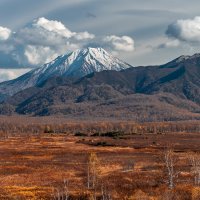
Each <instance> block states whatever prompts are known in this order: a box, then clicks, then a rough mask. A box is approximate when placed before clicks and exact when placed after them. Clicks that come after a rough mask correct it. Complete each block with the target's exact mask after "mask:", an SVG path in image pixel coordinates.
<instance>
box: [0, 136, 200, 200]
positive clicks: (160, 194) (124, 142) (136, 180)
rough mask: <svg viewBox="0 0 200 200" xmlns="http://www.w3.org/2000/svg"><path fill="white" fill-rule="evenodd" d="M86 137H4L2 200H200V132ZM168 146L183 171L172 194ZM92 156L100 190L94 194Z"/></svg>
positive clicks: (0, 142)
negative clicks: (197, 173)
mask: <svg viewBox="0 0 200 200" xmlns="http://www.w3.org/2000/svg"><path fill="white" fill-rule="evenodd" d="M78 135H79V136H78ZM80 135H81V134H75V135H74V134H59V133H57V134H53V133H44V134H31V135H29V134H27V135H24V134H23V135H20V134H16V135H10V136H5V135H4V137H3V136H1V139H0V185H1V187H0V199H5V200H9V199H10V200H11V199H20V200H29V199H30V200H32V199H58V200H59V199H62V197H61V196H62V195H68V194H69V196H70V197H69V198H68V199H95V198H96V199H108V200H109V199H120V200H123V199H127V200H128V199H129V200H133V199H138V200H139V199H145V200H146V199H163V200H164V199H181V200H184V199H192V200H193V199H194V200H197V199H200V187H199V186H198V185H194V181H193V179H194V177H193V176H194V174H193V172H192V170H191V164H190V162H189V157H190V156H192V155H196V154H197V153H200V142H199V141H200V134H199V133H169V134H134V135H127V134H126V135H124V136H122V135H121V136H114V137H113V136H111V137H107V136H105V135H104V136H96V135H93V136H91V135H90V136H80ZM166 147H170V148H173V153H174V154H173V155H174V171H176V172H178V173H177V174H176V177H174V184H175V186H174V189H171V190H170V189H168V183H167V180H168V177H167V174H166V172H167V171H166V168H165V163H164V161H165V159H164V158H165V156H164V155H165V153H164V152H165V151H166ZM91 156H93V158H95V159H94V163H95V165H94V166H95V179H96V181H95V189H94V188H91V186H90V188H89V189H88V166H89V164H88V163H90V162H91V159H92V158H91ZM90 176H92V175H91V174H90ZM65 197H66V196H65ZM63 199H64V197H63ZM65 199H67V198H65Z"/></svg>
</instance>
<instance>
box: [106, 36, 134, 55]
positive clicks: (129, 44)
mask: <svg viewBox="0 0 200 200" xmlns="http://www.w3.org/2000/svg"><path fill="white" fill-rule="evenodd" d="M103 41H104V42H106V43H107V45H108V46H111V48H112V49H113V50H116V51H129V52H130V51H134V40H133V39H132V38H131V37H129V36H122V37H118V36H115V35H111V36H106V37H105V38H104V40H103Z"/></svg>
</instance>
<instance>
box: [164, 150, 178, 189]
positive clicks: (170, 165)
mask: <svg viewBox="0 0 200 200" xmlns="http://www.w3.org/2000/svg"><path fill="white" fill-rule="evenodd" d="M176 161H177V158H176V157H175V155H174V151H173V150H172V149H171V148H167V149H166V150H165V152H164V165H165V169H166V171H167V184H168V187H169V189H173V188H174V187H175V178H176V177H177V175H178V173H176V172H175V169H174V166H175V163H176Z"/></svg>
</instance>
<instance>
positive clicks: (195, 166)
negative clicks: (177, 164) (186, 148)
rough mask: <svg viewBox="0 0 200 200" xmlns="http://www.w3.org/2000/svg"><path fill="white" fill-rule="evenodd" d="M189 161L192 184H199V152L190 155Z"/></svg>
mask: <svg viewBox="0 0 200 200" xmlns="http://www.w3.org/2000/svg"><path fill="white" fill-rule="evenodd" d="M189 161H190V164H191V172H192V174H193V175H194V184H195V185H196V186H200V154H198V153H196V154H195V155H190V156H189Z"/></svg>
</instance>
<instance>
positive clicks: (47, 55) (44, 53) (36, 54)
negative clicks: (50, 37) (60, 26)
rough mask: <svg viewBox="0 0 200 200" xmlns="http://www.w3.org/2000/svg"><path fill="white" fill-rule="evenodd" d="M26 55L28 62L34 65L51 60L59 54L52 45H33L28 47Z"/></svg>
mask: <svg viewBox="0 0 200 200" xmlns="http://www.w3.org/2000/svg"><path fill="white" fill-rule="evenodd" d="M24 55H25V56H26V58H27V60H28V62H29V63H30V64H32V65H38V64H41V62H44V63H47V62H50V61H51V60H53V59H54V58H56V57H57V56H59V55H58V54H57V53H56V52H55V51H54V50H52V49H50V47H42V46H31V45H28V46H27V47H26V49H25V52H24Z"/></svg>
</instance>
